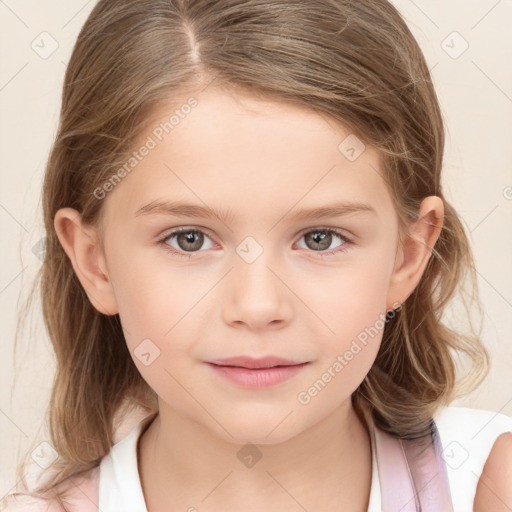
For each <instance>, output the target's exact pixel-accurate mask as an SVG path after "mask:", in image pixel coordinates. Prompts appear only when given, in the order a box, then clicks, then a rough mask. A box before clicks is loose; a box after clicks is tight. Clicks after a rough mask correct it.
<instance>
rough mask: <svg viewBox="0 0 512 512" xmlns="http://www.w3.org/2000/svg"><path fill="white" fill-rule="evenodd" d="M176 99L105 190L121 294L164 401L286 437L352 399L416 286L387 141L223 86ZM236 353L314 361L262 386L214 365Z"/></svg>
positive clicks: (252, 435)
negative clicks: (399, 283)
mask: <svg viewBox="0 0 512 512" xmlns="http://www.w3.org/2000/svg"><path fill="white" fill-rule="evenodd" d="M178 105H179V104H178ZM181 105H182V106H181V107H179V108H176V107H177V105H173V106H172V107H169V108H162V109H161V110H159V111H158V112H157V113H156V115H155V116H154V123H149V124H148V128H147V131H146V132H145V133H144V135H143V136H142V137H141V138H140V145H138V146H137V147H136V148H135V150H136V154H135V155H134V159H135V160H132V161H131V162H127V166H126V167H125V171H126V170H127V169H129V172H124V173H123V172H122V171H120V172H119V173H118V177H122V179H121V181H120V183H118V184H116V185H112V183H117V182H114V181H113V180H112V181H111V182H110V184H108V183H106V184H105V186H104V187H102V188H101V190H100V191H97V195H98V197H102V196H104V197H103V198H102V199H98V200H103V201H104V205H103V207H104V211H103V217H102V229H103V234H104V249H105V252H104V257H105V259H104V261H103V263H104V267H105V268H104V271H105V274H107V275H108V279H109V281H110V285H111V289H112V297H114V299H113V301H114V303H115V305H116V309H117V311H118V312H119V315H120V318H121V322H122V325H123V329H124V334H125V337H126V342H127V345H128V348H129V350H130V353H131V355H132V357H133V360H134V362H135V364H136V365H137V368H138V369H139V371H140V373H141V374H142V376H143V377H144V379H145V380H146V381H147V383H148V384H149V385H150V386H151V387H152V388H153V389H154V390H155V392H156V393H157V394H158V396H159V403H160V408H161V410H162V412H163V411H165V410H166V411H168V412H172V413H173V414H179V415H180V416H182V417H186V418H187V419H189V420H192V421H193V422H196V423H198V424H199V425H201V426H202V427H205V428H207V429H208V430H209V431H211V432H212V433H214V434H215V435H217V436H218V437H220V438H223V439H225V440H226V441H230V442H236V443H245V442H247V441H251V442H253V443H259V444H265V443H277V442H281V441H285V440H286V439H289V438H291V437H293V436H295V435H297V434H299V433H300V432H303V431H305V430H306V429H308V428H309V427H311V426H313V425H315V424H316V423H318V422H320V421H322V420H326V419H327V418H328V417H329V416H330V415H331V414H332V413H334V412H335V411H336V410H339V408H340V407H349V404H350V400H349V399H350V396H351V394H352V393H353V392H354V391H355V390H356V388H357V387H358V386H359V384H360V383H361V381H362V380H363V379H364V377H365V375H366V374H367V372H368V371H369V370H370V367H371V366H372V363H373V361H374V359H375V357H376V355H377V352H378V350H379V344H380V341H381V337H382V332H383V328H384V315H385V313H386V310H387V309H392V308H393V307H395V308H396V307H397V306H398V305H399V302H400V301H401V300H402V299H404V298H405V297H400V296H399V292H397V291H396V290H395V288H394V286H393V273H394V270H395V268H396V265H398V264H399V263H400V261H399V260H400V259H401V258H400V254H401V253H400V251H399V246H398V219H397V215H396V212H395V210H394V207H393V204H392V200H391V197H390V195H389V193H388V190H387V188H386V185H385V182H384V180H383V178H382V176H381V172H382V171H381V169H380V163H379V158H378V155H377V153H376V151H375V150H373V149H372V148H370V147H366V148H364V147H363V146H362V143H361V142H360V141H359V140H358V139H357V138H356V137H355V136H354V135H352V134H350V132H349V131H345V130H344V129H342V128H341V127H339V126H335V125H334V123H332V122H329V121H327V119H326V118H324V117H323V116H321V115H318V114H316V113H314V112H312V111H308V110H305V109H302V108H300V107H297V106H291V105H285V104H283V103H274V102H270V101H269V102H263V101H261V100H257V99H253V98H251V97H248V96H241V95H231V94H228V93H227V92H222V91H219V90H214V89H213V88H209V89H208V90H207V91H206V92H205V93H202V94H200V95H198V96H197V99H193V100H192V99H190V98H189V99H188V103H187V98H184V99H183V102H182V104H181ZM185 105H189V106H188V107H186V106H185ZM176 110H177V111H178V112H177V113H176ZM173 115H174V118H173V120H172V121H171V122H169V118H170V117H171V116H173ZM166 122H167V123H168V124H167V125H166V124H165V123H166ZM160 123H162V124H160ZM144 147H145V148H146V149H143V148H144ZM123 175H125V176H124V177H123ZM178 204H179V205H181V206H180V208H179V211H178V208H177V205H178ZM185 205H189V206H187V207H185ZM173 211H174V213H173ZM206 211H211V212H215V214H212V215H206V214H205V213H204V212H206ZM308 212H309V213H308ZM177 228H180V229H181V228H186V229H185V230H184V233H182V234H181V235H180V234H179V233H178V234H172V231H173V230H175V229H177ZM328 229H329V230H333V232H330V231H328ZM194 232H195V233H194ZM115 312H116V311H111V313H115ZM105 342H106V343H107V342H108V340H105ZM238 356H248V357H253V358H260V357H266V356H275V357H280V358H284V359H288V360H291V361H293V362H296V363H307V364H305V365H304V366H301V367H297V368H295V370H294V371H293V372H290V375H291V376H289V378H288V379H286V380H283V381H278V382H274V384H272V383H271V382H269V381H265V380H264V378H265V376H262V377H261V379H262V380H261V383H262V384H266V385H262V386H259V387H258V386H256V387H255V386H254V385H251V384H244V383H240V382H235V381H233V380H231V379H229V378H227V377H225V376H224V374H223V373H222V371H220V370H215V369H214V368H215V367H214V366H212V365H211V364H208V362H209V361H213V360H217V359H221V358H233V357H238ZM288 370H289V369H288ZM237 371H238V370H234V373H235V372H237ZM251 371H252V372H256V373H252V374H251V375H254V376H256V375H257V374H258V375H261V374H262V373H263V372H262V371H261V370H246V371H245V372H246V373H249V372H251ZM238 372H239V373H240V372H242V373H243V370H241V371H238ZM270 373H272V375H274V377H275V374H276V370H271V371H267V375H269V374H270ZM274 377H272V378H274ZM241 378H243V375H242V377H241ZM250 378H251V376H250V375H249V379H250ZM253 380H257V377H254V378H253Z"/></svg>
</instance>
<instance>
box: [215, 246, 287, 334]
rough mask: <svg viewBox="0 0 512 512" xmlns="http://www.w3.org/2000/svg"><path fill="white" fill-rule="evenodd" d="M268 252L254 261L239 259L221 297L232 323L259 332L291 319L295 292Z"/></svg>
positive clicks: (279, 326)
mask: <svg viewBox="0 0 512 512" xmlns="http://www.w3.org/2000/svg"><path fill="white" fill-rule="evenodd" d="M268 254H269V251H262V252H261V254H260V255H259V256H258V257H257V258H256V259H255V260H253V261H251V259H250V258H249V259H244V257H240V258H238V256H237V257H236V258H235V263H234V268H233V270H232V271H231V272H230V273H229V276H227V279H226V282H225V284H224V297H223V299H221V300H222V304H223V306H222V307H223V316H224V321H225V322H227V323H228V324H232V325H239V326H242V325H243V326H245V327H246V328H248V329H251V330H255V331H258V330H261V329H265V328H268V326H273V327H274V328H282V327H283V326H284V325H286V324H288V323H289V322H290V319H291V317H292V304H291V297H293V294H292V293H291V292H290V289H289V288H288V287H287V285H286V283H285V280H284V279H283V277H281V276H280V275H279V274H280V272H279V269H278V267H277V266H276V264H275V261H271V258H270V257H269V256H268Z"/></svg>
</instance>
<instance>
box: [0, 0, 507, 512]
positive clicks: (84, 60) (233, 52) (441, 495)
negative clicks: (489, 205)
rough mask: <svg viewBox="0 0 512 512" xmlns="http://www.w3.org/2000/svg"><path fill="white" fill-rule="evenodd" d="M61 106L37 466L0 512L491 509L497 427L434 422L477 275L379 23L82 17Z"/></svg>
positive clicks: (293, 17) (308, 14)
mask: <svg viewBox="0 0 512 512" xmlns="http://www.w3.org/2000/svg"><path fill="white" fill-rule="evenodd" d="M62 100H63V101H62V113H61V120H60V127H59V131H58V134H57V138H56V141H55V144H54V146H53V149H52V152H51V155H50V159H49V162H48V167H47V170H46V177H45V182H44V190H43V204H44V219H45V226H46V232H47V239H46V253H45V259H44V264H43V267H42V276H41V277H42V280H41V292H42V304H43V312H44V318H45V322H46V326H47V328H48V332H49V336H50V338H51V341H52V343H53V347H54V349H55V353H56V359H57V365H58V368H57V374H56V378H55V382H54V387H53V391H52V397H51V403H50V409H49V427H50V432H51V442H49V443H48V446H46V448H45V450H46V451H44V453H43V454H42V455H41V456H44V457H46V459H47V460H50V461H51V462H52V463H51V464H49V463H48V464H45V466H46V467H47V468H48V469H47V471H46V472H44V473H43V475H42V476H41V480H40V481H39V482H38V485H37V486H36V487H35V488H31V489H27V488H24V489H23V491H24V492H20V493H16V494H12V495H10V496H8V497H6V498H5V499H4V501H3V507H4V508H3V510H8V511H14V510H24V511H25V510H26V511H40V510H50V511H63V510H66V511H69V512H72V511H74V512H85V511H102V512H114V511H115V512H144V511H149V512H160V511H170V510H172V511H175V510H176V511H177V510H183V511H200V512H202V511H223V512H225V511H228V512H229V511H234V510H244V511H249V512H255V511H263V510H265V511H274V510H283V509H287V510H297V511H300V510H307V511H313V510H320V511H327V512H330V511H340V510H343V511H345V512H356V511H358V512H363V511H371V512H377V511H380V510H385V511H399V510H400V511H402V512H405V511H419V510H421V511H436V512H440V511H442V512H444V511H456V512H466V511H467V512H469V511H471V510H475V511H484V510H485V511H489V510H492V511H494V512H496V511H498V512H499V511H504V510H510V509H511V508H512V496H511V489H512V485H511V481H512V419H511V418H509V417H507V416H505V415H503V414H494V413H491V412H487V411H480V410H470V409H465V408H457V407H453V406H449V404H450V402H451V401H452V400H453V399H454V398H455V397H456V396H459V395H460V393H461V392H462V391H461V390H462V389H465V390H469V389H471V386H470V385H473V386H476V385H477V384H478V383H479V382H480V381H481V380H482V379H483V377H484V376H485V372H486V369H487V355H486V352H485V350H484V348H483V346H482V344H481V342H480V340H479V339H478V337H476V336H471V335H467V336H464V335H461V334H460V333H458V332H455V331H454V330H451V329H450V328H448V327H447V326H446V325H444V324H443V323H442V322H441V317H442V314H443V312H444V311H445V308H446V306H447V305H448V304H449V303H450V299H451V298H452V297H453V296H454V294H455V292H456V291H457V289H458V288H459V286H462V283H463V282H464V280H465V278H466V277H469V278H471V279H473V281H472V282H473V283H474V282H475V281H474V267H473V261H472V256H471V251H470V247H469V244H468V240H467V238H466V235H465V232H464V229H463V226H462V224H461V222H460V220H459V217H458V216H457V214H456V212H455V211H454V209H453V208H452V207H451V206H450V204H449V203H448V202H447V201H446V199H445V198H444V196H443V192H442V187H441V168H442V157H443V147H444V132H443V122H442V117H441V113H440V109H439V105H438V102H437V98H436V94H435V92H434V89H433V85H432V81H431V77H430V74H429V71H428V68H427V65H426V63H425V60H424V57H423V55H422V53H421V50H420V48H419V47H418V44H417V42H416V41H415V40H414V38H413V36H412V34H411V32H410V31H409V29H408V28H407V26H406V24H405V22H404V21H403V19H402V18H401V16H400V15H399V13H398V12H397V10H396V9H395V8H394V7H393V6H392V5H391V4H389V3H388V2H387V1H385V0H371V1H370V0H363V1H358V2H351V1H349V0H316V1H315V2H311V1H309V0H276V1H267V0H265V1H264V0H248V1H242V0H220V1H215V2H214V1H208V0H181V1H180V0H171V1H169V0H165V1H164V0H100V2H99V3H98V4H97V5H96V7H95V8H94V10H93V11H92V13H91V15H90V16H89V18H88V20H87V22H86V23H85V25H84V27H83V29H82V31H81V33H80V35H79V37H78V40H77V42H76V45H75V48H74V51H73V55H72V57H71V60H70V62H69V65H68V68H67V73H66V78H65V84H64V91H63V98H62ZM459 356H466V357H467V358H468V361H470V362H471V363H472V366H471V368H470V371H469V372H468V373H467V374H466V375H464V376H463V375H458V372H456V362H457V360H458V357H459ZM137 408H138V409H137ZM134 410H135V411H139V412H142V417H141V418H140V421H138V422H137V423H136V424H135V426H132V427H131V431H130V432H129V433H128V434H127V435H126V436H125V437H123V438H122V439H121V440H119V441H118V438H119V437H121V436H119V428H120V425H121V424H122V420H123V418H126V417H127V415H128V414H129V413H130V412H133V411H134ZM116 441H117V442H116ZM25 471H26V468H25V466H23V467H21V468H20V479H22V480H24V476H25Z"/></svg>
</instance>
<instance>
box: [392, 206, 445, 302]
mask: <svg viewBox="0 0 512 512" xmlns="http://www.w3.org/2000/svg"><path fill="white" fill-rule="evenodd" d="M443 218H444V206H443V201H442V199H441V198H440V197H437V196H429V197H426V198H425V199H423V201H422V202H421V205H420V212H419V215H418V220H417V221H416V222H414V223H413V224H412V225H411V226H410V229H409V231H408V233H407V236H406V237H405V240H404V241H403V244H402V247H401V248H400V249H399V255H397V260H396V264H395V269H394V270H393V274H392V276H391V281H390V286H389V290H388V297H387V307H390V305H391V304H393V303H397V302H399V303H400V304H403V303H404V302H405V301H406V299H407V298H408V297H409V296H410V295H411V293H412V292H413V291H414V289H415V288H416V286H417V285H418V283H419V282H420V280H421V277H422V275H423V273H424V272H425V268H426V267H427V263H428V261H429V259H430V257H431V255H432V249H433V248H434V245H435V243H436V242H437V240H438V238H439V235H440V234H441V230H442V227H443Z"/></svg>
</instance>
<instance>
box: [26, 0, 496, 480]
mask: <svg viewBox="0 0 512 512" xmlns="http://www.w3.org/2000/svg"><path fill="white" fill-rule="evenodd" d="M212 81H215V83H216V86H220V87H226V88H227V87H232V88H235V89H236V88H238V89H239V90H241V91H242V90H243V91H246V92H249V93H251V94H254V95H257V96H260V97H262V98H273V99H278V100H279V101H285V102H291V103H294V104H296V105H298V106H301V107H307V108H310V109H313V110H314V111H316V112H318V113H319V114H322V115H325V116H328V117H329V118H331V119H333V120H334V121H336V122H339V123H341V124H342V125H343V126H345V127H348V128H349V129H350V130H351V132H352V133H354V134H356V135H357V136H358V137H359V138H360V139H361V140H363V141H364V142H365V143H366V144H369V145H372V146H373V147H375V148H377V149H378V150H379V151H380V155H381V156H382V171H383V175H384V177H385V179H386V182H387V184H388V186H389V189H390V191H391V193H392V196H393V200H394V201H395V205H396V209H397V213H398V215H399V219H400V225H401V229H402V230H403V232H405V230H406V228H407V226H408V225H409V223H410V222H412V221H414V220H416V219H417V216H418V211H419V204H420V202H421V200H422V199H423V198H425V197H427V196H430V195H437V196H439V197H441V198H442V199H443V201H444V206H445V220H444V226H443V229H442V232H441V235H440V238H439V240H438V242H437V244H436V248H435V249H432V253H433V257H431V258H430V260H429V263H428V266H427V268H426V271H425V273H424V275H423V277H422V280H421V282H420V284H419V285H418V287H417V288H416V289H415V291H414V292H413V293H412V295H411V296H410V297H409V298H408V299H407V300H406V302H405V303H404V304H403V305H402V307H401V310H400V311H399V312H397V314H396V315H395V316H394V317H393V318H392V319H390V320H389V321H388V322H387V323H386V327H385V330H384V334H383V340H382V346H381V349H380V351H379V354H378V356H377V358H376V361H375V364H374V365H373V367H372V369H371V370H370V372H369V373H368V375H367V376H366V377H365V379H364V381H363V382H362V384H361V385H360V387H359V388H358V389H357V391H356V392H355V393H354V395H353V397H352V399H353V403H354V406H355V407H356V410H357V411H358V413H359V414H371V416H372V418H373V420H374V421H375V424H376V425H377V426H378V427H379V428H381V429H383V430H385V431H387V432H388V433H390V434H392V435H395V436H400V437H404V438H414V437H418V436H420V435H423V434H424V433H425V432H426V430H427V429H428V428H429V425H430V421H431V418H432V416H433V414H434V413H435V411H436V410H437V408H438V407H440V406H441V405H444V404H448V403H449V402H450V401H451V400H452V399H453V398H454V397H455V396H456V394H455V390H456V383H457V382H458V378H457V375H456V374H457V371H456V370H457V368H456V364H455V357H454V355H455V354H461V355H463V356H464V355H465V356H469V358H468V361H469V362H470V363H471V366H470V370H469V371H468V372H467V374H466V376H465V377H464V378H463V379H461V380H460V384H461V386H463V385H465V384H468V386H467V390H469V389H470V387H469V385H470V384H472V385H473V386H474V385H476V384H477V383H479V382H481V380H482V379H483V378H484V376H485V372H486V370H487V367H488V357H487V353H486V351H485V349H484V347H483V345H482V343H481V341H480V339H479V337H478V336H477V335H476V334H474V329H473V326H472V325H471V321H470V320H469V324H470V327H471V335H469V334H468V335H463V334H460V333H458V332H455V331H454V330H452V329H450V328H449V327H447V326H446V325H444V324H443V323H442V321H441V320H442V318H441V317H442V315H443V313H444V311H445V306H446V305H447V304H448V301H449V300H450V299H451V298H452V297H453V296H454V294H455V292H456V291H457V290H460V291H463V289H462V284H463V283H466V281H467V280H466V278H469V280H470V283H471V284H472V288H471V290H470V295H469V298H475V297H477V295H476V279H475V270H474V265H473V259H472V254H471V250H470V246H469V242H468V239H467V237H466V234H465V231H464V227H463V225H462V224H461V221H460V219H459V217H458V216H457V213H456V212H455V210H454V209H453V208H452V206H451V205H450V204H449V203H448V202H447V201H446V199H445V198H444V197H443V193H442V187H441V168H442V160H443V150H444V127H443V120H442V115H441V112H440V108H439V105H438V100H437V97H436V93H435V91H434V87H433V84H432V80H431V76H430V72H429V69H428V67H427V64H426V62H425V59H424V56H423V54H422V52H421V50H420V48H419V46H418V44H417V42H416V40H415V39H414V37H413V35H412V34H411V32H410V30H409V29H408V27H407V25H406V23H405V22H404V20H403V19H402V17H401V16H400V14H399V13H398V11H397V10H396V8H395V7H393V6H392V5H391V4H390V3H389V2H388V1H386V0H359V1H357V2H354V1H351V0H315V1H314V2H312V1H310V0H272V1H269V0H216V1H213V0H181V1H180V0H171V1H169V0H100V1H99V3H98V4H97V5H96V6H95V8H94V9H93V11H92V13H91V14H90V16H89V18H88V19H87V21H86V23H85V25H84V26H83V28H82V30H81V32H80V34H79V36H78V39H77V41H76V44H75V47H74V50H73V54H72V56H71V59H70V61H69V65H68V68H67V71H66V76H65V82H64V89H63V96H62V110H61V116H60V125H59V129H58V133H57V135H56V140H55V142H54V144H53V147H52V150H51V154H50V157H49V160H48V165H47V168H46V174H45V180H44V187H43V208H44V223H45V228H46V236H47V238H46V252H45V256H44V263H43V266H42V268H41V275H40V278H41V297H42V307H43V315H44V320H45V324H46V327H47V329H48V333H49V337H50V339H51V342H52V344H53V348H54V350H55V354H56V363H57V371H56V375H55V380H54V383H53V389H52V394H51V401H50V405H49V427H50V433H51V439H52V443H53V446H54V448H55V449H56V450H57V452H58V454H59V458H58V459H57V460H56V461H55V463H54V465H53V469H54V471H55V473H54V475H53V476H52V478H51V479H50V480H48V481H47V483H46V485H45V486H44V488H41V489H42V490H47V489H49V488H50V487H51V486H53V485H56V484H57V483H59V482H62V481H63V480H64V479H65V478H66V477H68V476H70V475H73V474H76V473H78V472H81V471H84V470H87V469H90V468H92V467H94V466H95V465H97V464H98V463H99V462H100V460H101V458H102V457H103V456H105V455H106V454H107V453H108V452H109V450H110V448H111V446H112V444H113V435H114V429H115V418H116V413H118V412H119V410H120V406H121V405H122V404H123V403H126V402H124V401H125V400H127V401H128V402H127V403H128V404H131V403H136V404H141V405H142V406H145V407H147V411H148V413H153V414H156V412H157V409H156V407H157V402H156V397H155V394H154V392H153V391H152V390H151V389H150V388H149V386H148V385H147V383H146V382H145V381H144V380H143V379H142V377H141V376H140V374H139V372H138V370H137V369H136V367H135V365H134V363H133V361H132V359H131V357H130V354H129V352H128V349H127V347H126V343H125V340H124V337H123V333H122V330H121V325H120V321H119V317H118V315H113V316H106V315H103V314H101V313H99V312H98V311H97V310H96V309H95V308H94V307H93V306H92V304H91V302H90V301H89V300H88V298H87V295H86V293H85V292H84V290H83V288H82V286H81V284H80V281H79V280H78V278H77V276H76V275H75V273H74V271H73V268H72V266H71V263H70V260H69V258H68V257H67V255H66V254H65V252H64V250H63V248H62V247H61V245H60V243H59V241H58V238H57V235H56V232H55V230H54V225H53V221H54V217H55V214H56V212H57V210H58V209H60V208H63V207H71V208H74V209H76V210H77V211H78V212H80V213H81V214H82V216H83V221H84V222H87V223H91V224H92V223H97V222H98V220H99V218H100V215H101V206H102V201H100V200H98V199H97V198H96V197H95V195H94V193H93V192H94V190H95V189H97V187H100V186H101V185H102V184H103V183H105V181H106V180H108V179H109V178H110V177H111V176H112V175H113V174H114V173H115V171H116V170H118V169H119V167H120V166H121V165H122V164H123V163H124V161H125V159H126V155H127V154H129V152H130V150H133V145H134V142H135V141H136V139H137V137H138V136H139V135H140V133H141V129H142V127H143V126H144V122H145V120H146V121H147V116H148V115H149V114H150V113H151V112H152V111H153V109H154V108H155V107H156V106H158V105H159V104H161V103H162V102H164V101H165V102H168V101H169V98H173V97H177V95H178V94H183V93H188V94H190V93H191V92H193V91H195V90H199V88H200V87H205V86H206V85H207V84H209V83H211V82H212ZM461 297H462V299H463V302H464V304H466V299H467V297H464V296H462V294H461ZM457 389H458V388H457ZM460 389H462V388H460ZM464 389H465V388H464ZM84 440H86V442H85V441H84ZM23 475H24V470H23V467H20V469H19V478H20V479H22V478H23Z"/></svg>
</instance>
